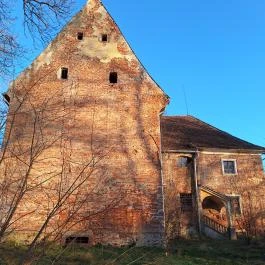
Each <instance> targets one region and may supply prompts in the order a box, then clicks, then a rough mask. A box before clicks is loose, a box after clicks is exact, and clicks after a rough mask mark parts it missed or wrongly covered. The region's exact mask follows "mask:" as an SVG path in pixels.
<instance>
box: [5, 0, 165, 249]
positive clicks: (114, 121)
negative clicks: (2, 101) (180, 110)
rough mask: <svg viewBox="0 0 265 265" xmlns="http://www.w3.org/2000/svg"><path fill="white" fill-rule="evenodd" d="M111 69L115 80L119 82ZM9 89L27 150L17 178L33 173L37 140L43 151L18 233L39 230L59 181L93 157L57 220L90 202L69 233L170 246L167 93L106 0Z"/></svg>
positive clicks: (19, 138)
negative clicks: (164, 157)
mask: <svg viewBox="0 0 265 265" xmlns="http://www.w3.org/2000/svg"><path fill="white" fill-rule="evenodd" d="M78 33H82V34H83V39H82V40H80V39H78V38H77V36H78ZM103 35H104V36H103ZM62 68H67V70H68V73H67V74H68V76H67V78H66V79H63V78H61V71H62V70H61V69H62ZM113 72H114V73H117V83H115V80H114V83H111V82H112V81H113V80H112V81H111V80H110V73H113ZM8 95H9V96H10V98H11V102H10V114H9V119H8V124H7V135H8V132H9V131H10V128H11V127H12V126H13V127H12V130H11V131H12V133H11V137H10V141H9V142H10V143H11V144H10V146H12V148H13V150H14V149H16V151H17V152H19V156H20V162H17V167H16V169H14V170H15V171H17V172H15V173H14V172H12V176H13V177H14V176H15V177H16V178H17V179H19V176H20V175H21V174H22V173H21V170H24V172H23V176H25V174H26V172H27V169H28V164H27V165H26V166H25V165H23V163H21V160H23V161H29V160H30V158H29V157H30V154H31V150H29V149H30V146H31V144H32V141H33V142H34V141H35V142H34V144H33V145H34V146H33V149H34V150H35V151H36V149H38V148H40V150H41V152H39V154H38V155H37V158H35V160H34V164H33V167H32V169H31V170H30V173H29V178H28V180H27V185H33V183H34V182H35V183H36V184H39V183H40V180H41V181H43V183H42V184H41V185H40V186H38V187H37V188H36V187H35V188H34V189H33V191H32V192H27V193H26V194H25V195H24V197H23V200H22V202H21V203H20V204H19V210H18V212H19V216H22V214H23V213H25V212H27V211H31V214H30V216H27V217H25V218H22V220H21V224H19V222H17V223H16V229H17V231H20V232H21V233H22V232H23V233H27V232H31V233H32V234H34V231H37V230H38V229H40V226H41V224H42V222H43V220H44V218H45V216H47V212H48V211H49V209H51V205H54V204H56V201H57V200H58V196H59V195H58V185H59V184H58V183H59V182H60V181H61V180H62V178H63V185H65V187H69V186H70V184H71V183H72V182H74V179H75V177H76V176H77V175H78V174H80V172H81V171H82V170H83V169H84V167H85V165H86V163H88V162H89V166H88V167H87V168H86V170H85V173H84V172H82V178H84V175H85V174H87V175H89V180H88V181H86V182H85V184H84V185H82V186H81V187H80V188H78V189H77V190H76V191H75V192H74V193H73V194H72V195H71V196H70V197H69V198H68V199H67V203H68V204H69V205H68V206H65V205H64V206H63V207H62V208H61V209H60V210H59V211H58V214H56V215H55V216H54V217H53V218H52V220H51V223H52V224H53V226H56V225H57V224H58V223H60V221H61V222H63V221H64V220H65V219H66V218H67V216H68V215H69V211H70V210H69V209H70V208H71V207H73V208H74V207H76V206H74V204H77V200H79V203H81V202H80V198H84V199H85V203H84V201H83V202H82V207H81V209H79V210H78V211H77V210H76V208H75V210H76V213H75V218H74V219H72V220H71V222H70V223H71V226H70V225H69V224H68V225H67V226H66V228H67V230H68V233H69V234H71V233H72V234H74V233H77V232H78V234H80V235H88V236H89V241H90V243H91V244H96V243H104V244H113V245H123V244H131V243H136V244H138V245H161V244H162V242H163V235H164V212H163V194H162V189H163V188H162V180H161V165H160V145H161V144H160V113H161V110H163V109H164V108H165V106H166V104H167V103H168V97H167V96H166V95H165V94H164V92H163V91H162V90H161V89H160V88H159V87H158V85H157V84H156V83H155V82H154V81H153V80H152V79H151V77H150V76H149V75H148V73H147V72H146V70H145V69H144V68H143V66H142V65H141V63H140V62H139V60H138V59H137V58H136V56H135V54H134V53H133V51H132V50H131V49H130V47H129V45H128V44H127V42H126V41H125V39H124V37H123V36H122V34H121V32H120V30H119V28H118V27H117V25H116V24H115V22H114V21H113V19H112V18H111V17H110V15H109V14H108V12H107V11H106V9H105V8H104V6H103V5H102V3H101V2H100V1H99V0H90V1H89V2H88V3H87V5H86V6H85V7H84V9H83V10H82V11H80V13H78V14H77V15H76V16H75V17H74V18H73V19H72V20H71V22H70V23H69V24H68V25H67V26H66V27H65V28H64V29H63V30H62V32H61V33H60V34H59V35H58V36H57V38H56V39H55V40H54V41H53V42H52V43H51V44H50V45H49V46H48V47H47V48H46V49H45V50H44V51H43V53H42V54H41V55H40V56H39V57H38V58H37V59H36V60H35V61H34V62H33V63H32V65H31V66H30V67H29V68H28V69H26V70H25V71H24V72H23V73H22V74H21V75H20V76H19V77H18V78H17V80H16V81H15V82H14V83H13V84H12V85H11V86H10V89H9V92H8ZM21 102H23V103H22V104H21V106H20V108H19V111H16V109H17V108H18V106H19V104H20V103H21ZM14 113H15V114H14ZM14 117H15V118H14ZM36 117H37V118H36ZM13 118H14V122H12V119H13ZM11 124H12V125H11ZM33 136H34V137H33ZM6 138H8V137H7V136H6ZM32 138H35V139H32ZM9 149H11V147H10V148H9ZM18 150H19V151H18ZM62 161H63V165H62ZM24 167H25V169H24ZM13 168H15V164H14V162H13ZM62 168H63V170H62ZM88 168H89V169H91V170H92V171H93V172H92V173H91V172H88ZM9 174H10V175H11V173H9ZM90 175H91V176H90ZM47 176H52V177H51V178H47ZM36 179H37V180H38V181H37V180H36ZM79 181H80V180H79ZM65 189H66V188H65ZM77 198H79V199H77ZM67 208H68V209H67ZM25 220H27V221H26V223H25ZM75 222H77V224H74V223H75ZM47 230H48V231H51V229H49V228H47Z"/></svg>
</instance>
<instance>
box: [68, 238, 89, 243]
mask: <svg viewBox="0 0 265 265" xmlns="http://www.w3.org/2000/svg"><path fill="white" fill-rule="evenodd" d="M88 242H89V240H88V237H87V236H78V237H76V236H70V237H67V238H66V239H65V243H66V244H70V243H76V244H88Z"/></svg>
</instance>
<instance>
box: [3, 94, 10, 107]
mask: <svg viewBox="0 0 265 265" xmlns="http://www.w3.org/2000/svg"><path fill="white" fill-rule="evenodd" d="M3 97H4V100H5V103H6V104H7V105H9V103H10V97H9V96H8V95H7V93H4V94H3Z"/></svg>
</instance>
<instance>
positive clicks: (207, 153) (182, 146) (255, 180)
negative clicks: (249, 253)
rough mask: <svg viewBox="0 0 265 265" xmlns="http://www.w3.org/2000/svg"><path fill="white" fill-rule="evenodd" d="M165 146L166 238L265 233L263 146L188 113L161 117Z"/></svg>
mask: <svg viewBox="0 0 265 265" xmlns="http://www.w3.org/2000/svg"><path fill="white" fill-rule="evenodd" d="M214 146H216V148H214ZM231 146H232V148H231ZM162 147H163V153H162V161H163V177H164V185H165V188H164V191H165V215H166V235H167V239H168V240H171V239H174V238H178V237H185V238H190V237H197V236H198V235H199V234H200V233H201V234H206V235H208V236H211V237H214V238H224V237H230V238H231V239H236V238H238V237H240V236H248V237H257V238H259V237H264V235H265V214H264V212H265V204H264V200H265V197H264V194H265V176H264V171H263V165H262V159H261V154H262V152H264V148H263V147H259V146H255V145H252V144H250V143H247V142H245V141H242V140H241V139H238V138H236V137H233V136H231V135H229V134H227V133H225V132H222V131H220V130H218V129H216V128H214V127H212V126H210V125H208V124H206V123H203V122H201V121H199V120H197V119H195V118H193V117H189V116H188V117H181V116H179V117H178V116H176V117H164V118H163V119H162ZM227 162H228V163H230V164H229V165H230V168H229V167H228V168H226V169H225V163H227ZM226 170H228V171H229V170H230V171H231V172H226ZM188 196H190V197H188ZM187 198H188V199H187ZM189 203H190V205H187V204H189ZM185 204H186V205H185ZM185 207H186V208H185ZM187 207H188V208H187Z"/></svg>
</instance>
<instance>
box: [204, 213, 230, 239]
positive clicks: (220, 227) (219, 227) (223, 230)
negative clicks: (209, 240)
mask: <svg viewBox="0 0 265 265" xmlns="http://www.w3.org/2000/svg"><path fill="white" fill-rule="evenodd" d="M203 222H204V224H205V225H206V226H208V227H209V228H211V229H212V230H214V231H215V232H217V233H219V234H222V235H225V234H227V232H228V228H227V227H226V226H224V225H221V224H219V223H218V222H216V221H215V220H213V219H211V218H209V217H208V216H206V215H203Z"/></svg>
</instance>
